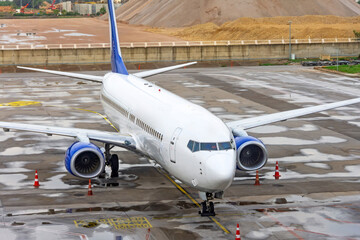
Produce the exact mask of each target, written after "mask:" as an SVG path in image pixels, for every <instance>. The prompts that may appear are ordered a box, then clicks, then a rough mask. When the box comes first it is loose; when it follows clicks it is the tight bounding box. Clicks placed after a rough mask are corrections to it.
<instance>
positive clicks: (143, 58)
mask: <svg viewBox="0 0 360 240" xmlns="http://www.w3.org/2000/svg"><path fill="white" fill-rule="evenodd" d="M292 53H294V54H295V55H296V58H318V57H320V56H321V55H331V56H333V57H334V56H337V55H339V56H358V55H359V54H360V42H348V43H344V42H342V43H311V44H309V43H307V44H306V43H299V44H292ZM122 55H123V58H124V60H125V62H133V63H142V62H187V61H216V60H219V61H220V60H261V59H264V60H265V59H287V58H289V45H288V44H249V45H242V44H238V45H221V46H220V45H219V46H216V45H215V46H214V45H212V46H206V45H203V46H151V47H137V46H136V47H123V48H122ZM109 61H110V50H109V48H108V47H92V48H86V47H83V48H76V49H74V48H50V49H0V65H37V64H38V65H48V64H94V63H95V64H96V63H108V62H109Z"/></svg>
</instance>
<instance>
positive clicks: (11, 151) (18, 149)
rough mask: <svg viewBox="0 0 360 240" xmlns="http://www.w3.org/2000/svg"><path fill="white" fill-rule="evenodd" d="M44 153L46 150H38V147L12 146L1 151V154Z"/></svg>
mask: <svg viewBox="0 0 360 240" xmlns="http://www.w3.org/2000/svg"><path fill="white" fill-rule="evenodd" d="M42 153H44V151H42V150H37V149H36V147H11V148H7V149H5V151H3V152H0V156H17V155H35V154H42Z"/></svg>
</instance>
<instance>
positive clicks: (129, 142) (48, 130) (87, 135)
mask: <svg viewBox="0 0 360 240" xmlns="http://www.w3.org/2000/svg"><path fill="white" fill-rule="evenodd" d="M0 128H3V129H4V131H5V132H8V131H10V130H19V131H26V132H36V133H45V134H47V135H59V136H66V137H74V138H77V139H78V140H79V141H83V142H86V141H89V140H94V141H99V142H103V143H109V144H112V145H116V146H119V147H124V148H128V149H136V143H135V140H134V139H133V138H132V137H131V136H130V135H124V134H119V133H113V132H103V131H97V130H90V129H81V128H63V127H52V126H41V125H34V124H24V123H10V122H0Z"/></svg>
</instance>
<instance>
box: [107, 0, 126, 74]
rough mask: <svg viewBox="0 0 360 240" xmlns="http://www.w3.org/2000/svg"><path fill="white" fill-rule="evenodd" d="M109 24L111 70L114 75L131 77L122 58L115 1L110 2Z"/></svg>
mask: <svg viewBox="0 0 360 240" xmlns="http://www.w3.org/2000/svg"><path fill="white" fill-rule="evenodd" d="M108 8H109V24H110V29H111V33H110V34H111V36H110V37H111V70H112V72H114V73H120V74H124V75H129V73H128V71H127V69H126V67H125V64H124V61H123V60H122V57H121V52H120V45H119V40H118V36H117V35H116V17H115V14H114V12H115V9H114V3H113V0H108Z"/></svg>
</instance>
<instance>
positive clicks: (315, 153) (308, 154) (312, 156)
mask: <svg viewBox="0 0 360 240" xmlns="http://www.w3.org/2000/svg"><path fill="white" fill-rule="evenodd" d="M300 153H301V155H296V156H289V157H283V158H270V161H272V162H276V161H278V162H288V163H299V162H301V163H307V162H327V161H346V160H353V159H356V158H359V157H360V155H355V154H352V155H349V156H341V155H335V154H327V153H322V152H320V151H319V150H317V149H313V148H304V149H301V150H300Z"/></svg>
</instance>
